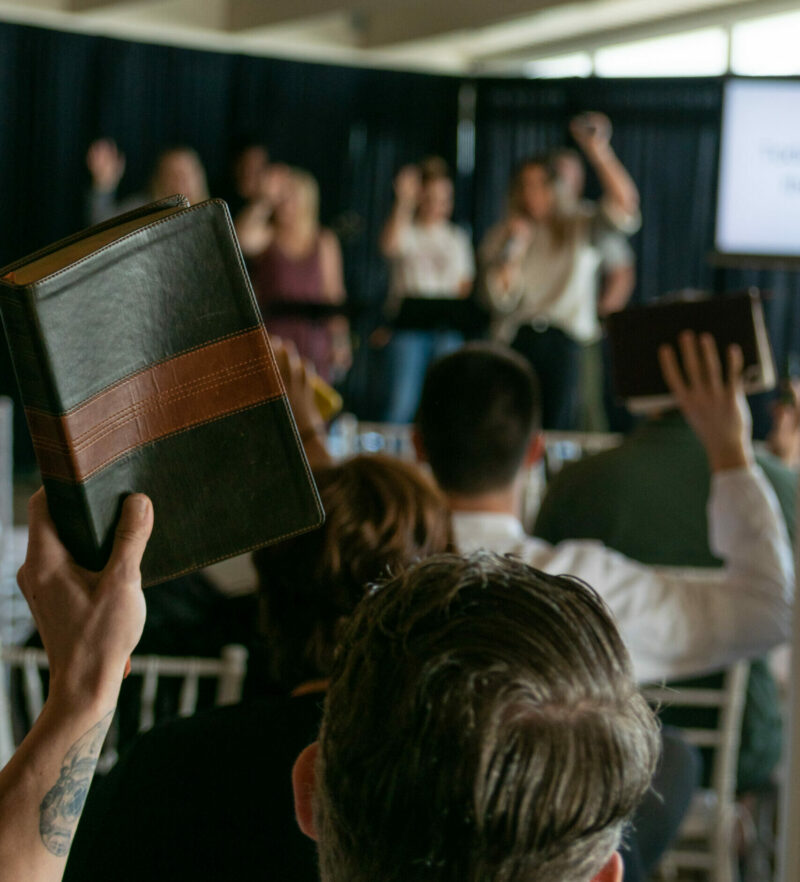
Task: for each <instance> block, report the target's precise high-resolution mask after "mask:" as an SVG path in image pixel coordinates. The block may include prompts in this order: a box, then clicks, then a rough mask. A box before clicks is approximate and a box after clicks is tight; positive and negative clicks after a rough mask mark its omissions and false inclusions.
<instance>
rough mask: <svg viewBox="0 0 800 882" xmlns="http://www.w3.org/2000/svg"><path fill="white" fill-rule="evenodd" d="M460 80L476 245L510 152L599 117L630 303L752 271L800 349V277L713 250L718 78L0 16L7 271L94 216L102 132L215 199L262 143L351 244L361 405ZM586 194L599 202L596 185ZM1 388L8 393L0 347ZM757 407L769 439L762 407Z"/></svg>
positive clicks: (724, 286) (465, 196)
mask: <svg viewBox="0 0 800 882" xmlns="http://www.w3.org/2000/svg"><path fill="white" fill-rule="evenodd" d="M462 86H466V87H467V88H465V89H464V91H463V92H462V93H461V97H462V102H461V111H460V118H461V129H460V130H461V133H462V137H461V145H460V147H461V149H460V151H459V153H458V159H459V160H460V162H459V163H458V175H457V178H456V182H457V186H458V190H459V192H458V194H457V201H456V204H457V218H456V219H457V220H458V221H459V222H460V223H462V224H464V225H465V226H468V227H471V228H472V229H473V231H474V234H475V241H476V244H477V243H478V242H480V239H481V237H482V235H483V234H484V232H485V231H486V229H487V228H488V227H489V226H490V225H491V224H492V223H493V222H494V221H495V220H497V219H498V218H499V217H500V216H501V214H502V212H503V205H504V199H505V191H506V187H507V182H508V178H509V175H510V172H511V170H512V168H513V166H514V165H515V164H516V162H518V161H519V160H520V159H522V158H523V157H525V156H527V155H529V154H531V153H537V152H540V151H542V150H546V149H550V148H552V147H555V146H559V145H561V144H567V143H569V136H568V133H567V122H568V120H569V118H570V117H571V116H572V115H573V114H575V113H578V112H580V111H582V110H602V111H604V112H606V113H608V114H609V116H610V117H611V119H612V121H613V123H614V128H615V135H614V145H615V148H616V150H617V152H618V154H619V156H620V157H621V159H622V161H623V162H624V163H625V164H626V166H627V167H628V168H629V170H630V171H631V173H632V174H633V177H634V178H635V180H636V181H637V183H638V184H639V187H640V190H641V193H642V213H643V226H642V230H641V232H640V233H639V234H638V235H637V236H635V237H634V239H633V246H634V249H635V251H636V254H637V259H638V268H639V282H638V285H637V290H636V293H635V295H634V298H635V300H650V299H652V298H654V297H657V296H659V295H661V294H663V293H665V292H667V291H671V290H675V289H679V288H684V287H701V288H712V287H715V288H717V289H719V290H734V289H739V288H742V287H744V286H746V285H750V284H755V285H758V286H759V287H761V288H762V289H763V290H765V291H768V292H771V293H770V298H769V300H768V301H767V318H768V325H769V330H770V333H771V337H772V342H773V346H774V349H775V353H776V361H777V362H778V365H779V367H780V366H782V365H783V364H784V363H785V361H786V357H787V355H788V353H789V352H795V351H800V274H798V273H790V272H777V271H760V272H757V271H744V270H738V271H731V270H726V271H718V272H714V270H713V269H712V267H711V266H710V264H709V262H708V260H707V258H708V254H709V252H710V251H711V250H712V246H713V228H714V205H715V198H716V192H715V191H716V173H717V172H716V170H717V160H718V151H719V127H720V116H721V103H722V89H723V82H722V81H721V80H718V79H713V80H708V79H700V80H697V79H680V80H677V79H676V80H602V79H588V80H560V81H552V80H551V81H536V80H483V81H477V82H475V81H464V80H460V79H458V78H454V77H447V76H433V75H430V76H429V75H420V74H407V73H397V72H392V71H377V70H368V69H362V68H348V67H340V66H334V65H320V64H309V63H302V62H291V61H281V60H272V59H264V58H255V57H250V56H242V55H230V54H223V53H215V52H206V51H196V50H190V49H179V48H170V47H163V46H153V45H149V44H140V43H132V42H127V41H123V40H112V39H107V38H102V37H93V36H85V35H77V34H65V33H60V32H57V31H50V30H45V29H40V28H33V27H27V26H19V25H10V24H0V198H1V199H2V205H3V209H4V210H3V211H2V212H0V266H2V265H3V264H5V263H7V262H10V261H11V260H14V259H16V258H18V257H20V256H22V255H24V254H26V253H28V252H30V251H32V250H34V249H35V248H38V247H40V246H42V245H44V244H47V243H48V242H51V241H53V240H55V239H57V238H59V237H61V236H64V235H66V234H68V233H71V232H73V231H74V230H77V229H80V228H81V227H82V226H85V218H84V200H85V193H86V188H87V185H88V174H87V172H86V168H85V162H84V157H85V152H86V148H87V146H88V144H89V143H90V142H91V141H92V140H93V139H94V138H97V137H100V136H110V137H113V138H115V139H116V140H117V142H118V143H119V144H120V146H121V148H122V149H123V150H124V151H125V153H126V156H127V170H126V174H125V177H124V178H123V181H122V185H121V188H120V192H121V193H122V194H124V193H126V192H132V191H134V190H138V189H141V188H143V187H144V186H145V185H146V182H147V178H148V175H149V172H150V169H151V167H152V164H153V161H154V159H155V157H156V155H157V154H158V152H159V151H160V150H161V149H162V148H163V147H164V146H167V145H170V144H175V143H186V144H189V145H191V146H193V147H195V148H196V149H197V150H198V152H199V154H200V156H201V158H202V160H203V162H204V164H205V166H206V169H207V171H208V177H209V182H210V186H211V191H212V194H214V195H222V196H225V195H226V194H227V193H228V190H229V187H230V156H231V150H232V147H233V145H234V144H235V143H237V142H238V141H239V140H240V139H241V138H242V137H245V136H248V137H257V138H260V139H262V140H263V141H264V142H265V143H266V144H267V145H268V147H269V149H270V152H271V155H272V156H273V158H274V159H276V160H278V161H284V162H289V163H292V164H294V165H299V166H301V167H304V168H307V169H308V170H309V171H311V172H312V173H313V174H314V175H315V176H316V177H317V179H318V181H319V184H320V191H321V196H322V199H321V215H322V220H323V222H324V223H326V224H328V225H330V226H331V227H332V228H333V229H334V230H335V231H336V232H337V234H338V235H339V237H340V239H341V241H342V246H343V251H344V259H345V273H346V281H347V287H348V294H349V296H350V299H351V300H352V301H353V302H354V303H356V304H358V305H360V306H362V307H363V308H364V311H363V313H362V315H361V317H360V318H359V319H357V320H356V321H355V324H354V328H355V331H356V342H357V344H358V343H359V342H360V343H361V344H362V345H360V347H358V349H357V357H356V362H355V365H354V368H353V371H352V372H351V375H350V377H349V379H348V383H347V388H346V389H345V390H344V391H345V394H346V397H347V400H348V405H349V406H350V407H351V408H352V409H353V410H355V411H356V413H358V414H359V416H361V417H362V418H370V417H372V416H373V415H374V413H375V412H376V410H377V406H378V402H379V399H380V394H381V388H380V354H379V353H376V352H374V351H370V350H369V347H368V346H367V345H366V343H365V342H364V341H365V340H366V337H367V335H368V333H369V331H370V329H371V328H372V327H373V326H374V324H375V322H376V321H377V320H378V314H379V310H380V304H381V302H382V299H383V297H384V295H385V291H386V281H387V278H386V268H385V266H384V263H383V261H382V259H381V258H380V255H379V254H378V249H377V239H378V233H379V230H380V227H381V224H382V223H383V220H384V218H385V217H386V215H387V213H388V211H389V207H390V205H391V200H392V189H391V179H392V176H393V173H394V171H395V170H396V169H397V168H398V167H399V166H400V165H401V164H403V163H405V162H409V161H413V160H415V159H419V158H420V157H422V156H424V155H427V154H431V153H436V154H439V155H442V156H444V157H445V158H446V159H447V160H448V161H449V162H451V164H453V165H454V166H455V165H456V157H457V146H458V145H457V132H458V131H459V126H458V123H459V92H460V90H461V88H462ZM473 90H474V93H475V94H476V101H475V110H474V119H471V118H469V117H470V113H471V107H472V100H471V96H472V94H473ZM465 108H466V115H465ZM473 124H474V125H473ZM473 137H474V156H473V155H472V152H473V146H472V145H473ZM588 195H589V196H596V195H597V183H596V181H592V180H591V178H590V181H589V188H588ZM2 392H6V393H8V392H11V393H14V392H15V389H14V382H13V376H12V372H11V368H10V363H9V361H8V355H7V352H6V351H5V350H4V348H3V349H0V393H2ZM754 404H755V416H756V426H757V429H758V430H759V431H760V432H762V433H763V431H764V429H765V425H766V423H765V420H766V413H767V411H766V403H765V402H763V401H760V402H754ZM18 410H19V408H18ZM19 416H20V417H21V412H20V413H19ZM23 426H24V424H23V423H21V422H20V424H19V428H18V431H17V433H16V434H17V442H18V443H17V457H18V462H19V463H20V464H22V465H24V464H25V463H26V462H28V463H30V462H32V460H31V458H30V449H29V447H28V445H27V432H26V431H25V429H24V427H23Z"/></svg>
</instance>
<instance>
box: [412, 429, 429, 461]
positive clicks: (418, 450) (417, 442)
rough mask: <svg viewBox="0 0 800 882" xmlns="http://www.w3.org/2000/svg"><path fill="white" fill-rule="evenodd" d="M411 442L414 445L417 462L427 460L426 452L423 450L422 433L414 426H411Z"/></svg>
mask: <svg viewBox="0 0 800 882" xmlns="http://www.w3.org/2000/svg"><path fill="white" fill-rule="evenodd" d="M411 443H412V444H413V445H414V453H415V454H416V456H417V462H427V461H428V454H427V453H426V452H425V445H424V444H423V443H422V433H421V432H420V430H419V429H418V428H417V427H416V426H413V427H412V429H411Z"/></svg>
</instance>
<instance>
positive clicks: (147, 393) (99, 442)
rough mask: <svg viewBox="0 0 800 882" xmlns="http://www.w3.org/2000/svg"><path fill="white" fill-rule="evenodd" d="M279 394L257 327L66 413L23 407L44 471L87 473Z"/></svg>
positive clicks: (73, 476)
mask: <svg viewBox="0 0 800 882" xmlns="http://www.w3.org/2000/svg"><path fill="white" fill-rule="evenodd" d="M282 394H283V384H282V383H281V379H280V376H279V375H278V372H277V369H276V367H275V363H274V361H273V360H272V357H271V354H270V351H269V349H268V346H267V342H266V337H265V334H264V331H263V329H262V328H255V329H253V330H250V331H246V332H244V333H242V334H237V335H236V336H234V337H227V338H225V339H223V340H218V341H216V342H215V343H210V344H208V345H207V346H203V347H201V348H199V349H193V350H192V351H191V352H185V353H183V354H181V355H177V356H175V358H171V359H169V360H168V361H164V362H161V363H160V364H157V365H153V367H151V368H147V369H146V370H144V371H140V372H139V373H138V374H134V375H133V376H131V377H128V378H126V379H125V380H121V381H120V382H119V383H115V384H114V385H113V386H109V388H108V389H104V390H103V391H102V392H98V394H97V395H95V396H94V397H92V398H90V399H89V400H88V401H85V402H84V403H83V404H81V405H79V406H78V407H76V408H75V409H74V410H72V411H70V412H69V413H67V414H64V415H63V416H60V417H59V416H53V415H51V414H47V413H43V412H42V411H39V410H35V409H33V408H28V409H26V411H25V413H26V416H27V418H28V425H29V427H30V430H31V435H32V437H33V444H34V447H35V448H36V454H37V458H38V460H39V468H40V469H41V471H42V474H45V475H48V476H49V477H52V478H58V479H61V480H68V481H83V480H86V478H88V477H89V476H90V475H92V474H94V472H96V471H99V470H100V469H102V468H103V467H104V466H106V465H108V464H109V463H111V462H113V461H114V460H116V459H119V457H121V456H123V455H124V454H126V453H128V452H129V451H131V450H133V449H135V448H136V447H141V446H142V445H143V444H148V443H150V442H151V441H155V440H157V439H158V438H163V437H165V436H166V435H171V434H173V433H175V432H180V431H181V430H183V429H187V428H189V427H190V426H195V425H198V424H200V423H205V422H209V421H210V420H214V419H218V418H219V417H222V416H226V415H227V414H231V413H235V412H236V411H240V410H244V409H245V408H248V407H253V406H255V405H257V404H262V403H264V402H266V401H270V400H272V399H274V398H278V397H280V396H281V395H282Z"/></svg>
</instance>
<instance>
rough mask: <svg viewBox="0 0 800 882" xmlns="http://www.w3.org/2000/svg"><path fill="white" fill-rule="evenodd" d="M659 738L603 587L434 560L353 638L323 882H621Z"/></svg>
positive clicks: (328, 807) (333, 708) (509, 563)
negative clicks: (628, 836)
mask: <svg viewBox="0 0 800 882" xmlns="http://www.w3.org/2000/svg"><path fill="white" fill-rule="evenodd" d="M658 743H659V742H658V738H657V726H656V723H655V720H654V717H653V715H652V713H651V711H650V710H649V708H648V707H647V705H646V703H645V702H644V700H643V699H642V697H641V696H640V695H639V693H638V691H637V688H636V685H635V683H634V680H633V677H632V673H631V666H630V661H629V659H628V656H627V653H626V651H625V649H624V648H623V645H622V642H621V640H620V637H619V635H618V633H617V631H616V629H615V627H614V625H613V623H612V621H611V619H610V617H609V614H608V613H607V611H606V609H605V607H604V606H603V604H602V602H601V601H600V600H599V599H598V598H597V596H596V595H595V594H594V592H592V591H591V590H590V589H588V588H587V587H586V586H584V585H583V584H581V583H579V582H577V581H575V580H572V579H568V578H564V577H555V576H549V575H546V574H543V573H540V572H538V571H536V570H533V569H531V568H530V567H527V566H525V565H524V564H522V563H520V562H517V561H514V560H512V559H510V558H501V557H498V556H495V555H491V554H488V553H486V552H481V553H478V554H475V555H473V556H471V557H469V558H460V557H456V556H452V555H439V556H436V557H433V558H429V559H428V560H427V561H423V562H422V563H420V564H417V565H416V566H414V567H412V568H411V569H409V570H408V571H407V572H406V573H405V574H404V575H402V576H399V577H398V578H396V579H394V580H392V581H391V582H389V583H387V584H386V585H384V586H383V587H381V588H379V589H377V590H376V591H375V592H373V593H372V594H371V595H370V596H368V597H366V598H365V599H364V600H363V601H362V603H361V604H360V606H359V607H358V609H357V611H356V614H355V615H354V617H353V619H352V620H351V622H350V623H349V625H348V627H347V629H346V633H345V636H344V640H343V643H342V646H341V650H340V654H339V658H338V660H337V663H336V665H335V670H334V675H333V679H332V683H331V687H330V690H329V693H328V698H327V704H326V709H325V717H324V722H323V727H322V733H321V736H320V747H319V755H318V757H317V761H316V776H317V783H316V786H315V790H316V798H315V812H314V823H313V827H314V829H315V831H316V833H318V839H319V850H320V862H321V870H322V878H323V880H324V882H374V880H377V879H380V880H381V882H401V880H402V882H533V880H535V882H555V880H574V882H584V880H589V879H592V878H593V877H595V876H596V875H597V874H598V873H600V872H601V871H602V870H603V868H605V873H606V874H607V877H609V878H613V876H614V874H615V872H617V871H618V863H617V859H616V858H615V855H614V852H615V849H616V847H617V845H618V843H619V839H620V836H621V834H622V831H623V827H624V824H625V822H626V820H627V819H628V818H629V816H630V814H631V813H632V811H633V809H634V807H635V805H636V803H637V802H638V800H639V798H640V797H641V796H642V795H643V793H644V791H645V790H646V788H647V786H648V783H649V780H650V776H651V774H652V771H653V768H654V765H655V761H656V756H657V751H658ZM301 759H302V758H301ZM299 762H300V761H299ZM301 817H302V814H301ZM306 817H307V815H306Z"/></svg>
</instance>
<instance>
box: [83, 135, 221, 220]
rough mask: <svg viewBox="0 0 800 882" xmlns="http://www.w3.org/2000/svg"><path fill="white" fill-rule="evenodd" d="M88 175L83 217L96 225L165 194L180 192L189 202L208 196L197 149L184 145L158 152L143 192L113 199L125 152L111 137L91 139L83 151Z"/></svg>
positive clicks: (200, 200) (171, 194)
mask: <svg viewBox="0 0 800 882" xmlns="http://www.w3.org/2000/svg"><path fill="white" fill-rule="evenodd" d="M86 165H87V167H88V169H89V174H90V175H91V176H92V186H91V189H90V191H89V196H88V200H87V220H88V221H89V223H90V224H99V223H102V222H103V221H104V220H108V219H109V218H111V217H114V216H116V215H118V214H123V213H124V212H126V211H132V210H133V209H134V208H139V207H140V206H142V205H146V204H147V203H148V202H155V201H157V200H159V199H164V198H166V197H167V196H174V195H175V194H176V193H182V194H183V195H184V196H185V197H186V198H187V199H188V200H189V202H190V203H191V204H192V205H195V204H196V203H198V202H203V201H204V200H205V199H208V184H207V182H206V172H205V169H204V168H203V163H202V162H201V161H200V157H199V156H198V154H197V151H196V150H194V149H193V148H191V147H187V146H185V145H175V146H173V147H167V148H166V149H165V150H162V151H161V153H159V154H158V158H157V159H156V163H155V167H154V169H153V175H152V177H151V178H150V182H149V184H148V188H147V192H144V193H133V194H131V195H130V196H126V197H125V198H124V199H117V187H118V186H119V182H120V180H121V179H122V175H123V174H124V173H125V154H124V153H122V152H121V151H120V149H119V147H118V146H117V144H116V142H115V141H114V140H112V139H111V138H101V139H100V140H98V141H94V142H93V143H92V144H91V145H90V147H89V150H88V151H87V153H86Z"/></svg>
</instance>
